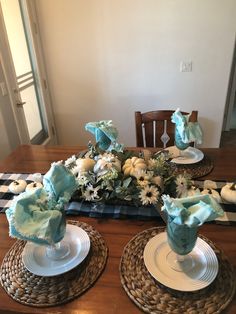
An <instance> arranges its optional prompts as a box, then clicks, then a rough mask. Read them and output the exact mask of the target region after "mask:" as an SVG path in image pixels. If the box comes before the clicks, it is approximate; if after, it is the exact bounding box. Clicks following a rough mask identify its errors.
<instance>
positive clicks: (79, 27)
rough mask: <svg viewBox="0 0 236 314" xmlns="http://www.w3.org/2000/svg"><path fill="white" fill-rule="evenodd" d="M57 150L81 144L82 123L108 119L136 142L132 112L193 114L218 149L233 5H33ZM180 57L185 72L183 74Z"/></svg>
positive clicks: (189, 0) (85, 0)
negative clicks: (189, 65) (188, 68)
mask: <svg viewBox="0 0 236 314" xmlns="http://www.w3.org/2000/svg"><path fill="white" fill-rule="evenodd" d="M36 4H37V11H38V18H39V24H40V32H41V37H42V44H43V49H44V54H45V59H46V66H47V72H48V77H49V85H50V89H51V94H52V101H53V106H54V113H55V120H56V126H57V131H58V137H59V143H60V144H86V143H87V141H88V139H91V138H92V135H91V134H90V133H88V132H86V131H84V124H85V123H86V122H88V121H98V120H101V119H112V120H113V121H114V124H115V125H116V126H117V128H118V130H119V139H120V142H122V143H124V144H125V145H127V146H134V145H135V127H134V111H135V110H141V111H148V110H155V109H175V108H177V107H180V108H181V110H183V111H191V110H192V109H195V110H198V111H199V116H200V122H201V124H202V127H203V129H204V132H205V138H204V144H203V146H205V147H217V146H218V145H219V141H220V134H221V128H222V121H223V113H224V107H225V101H226V93H227V87H228V79H229V73H230V67H231V62H232V55H233V48H234V40H235V30H236V1H235V0H224V1H222V0H50V1H48V0H36ZM181 60H192V61H193V71H192V72H190V73H181V72H180V71H179V65H180V62H181Z"/></svg>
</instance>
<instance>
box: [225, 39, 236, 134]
mask: <svg viewBox="0 0 236 314" xmlns="http://www.w3.org/2000/svg"><path fill="white" fill-rule="evenodd" d="M235 103H236V39H235V44H234V51H233V59H232V65H231V72H230V78H229V87H228V93H227V98H226V105H225V112H224V119H223V128H222V131H230V122H231V116H232V112H233V109H234V104H235Z"/></svg>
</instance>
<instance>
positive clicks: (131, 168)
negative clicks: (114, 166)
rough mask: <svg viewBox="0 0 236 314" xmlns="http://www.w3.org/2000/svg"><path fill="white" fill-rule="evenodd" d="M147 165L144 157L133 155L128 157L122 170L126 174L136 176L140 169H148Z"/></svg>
mask: <svg viewBox="0 0 236 314" xmlns="http://www.w3.org/2000/svg"><path fill="white" fill-rule="evenodd" d="M146 169H147V165H146V163H145V160H144V159H143V158H138V157H132V158H128V159H126V161H125V163H124V165H123V167H122V170H123V172H124V175H125V176H129V175H130V176H135V174H136V173H137V172H139V171H142V170H146Z"/></svg>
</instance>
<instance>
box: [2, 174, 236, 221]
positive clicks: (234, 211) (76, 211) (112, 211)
mask: <svg viewBox="0 0 236 314" xmlns="http://www.w3.org/2000/svg"><path fill="white" fill-rule="evenodd" d="M19 179H22V180H25V181H26V182H27V183H31V182H33V175H32V174H17V173H0V213H4V212H5V210H6V209H7V208H9V207H10V206H11V203H12V200H13V198H14V196H15V195H14V194H12V193H11V192H9V190H8V186H9V185H10V183H11V182H13V181H14V180H19ZM195 184H196V185H198V186H199V188H200V189H201V187H202V186H203V181H195ZM216 184H217V190H218V192H219V191H220V189H221V188H222V186H224V185H225V182H216ZM221 206H222V208H223V209H224V211H225V215H224V216H223V217H219V218H217V219H216V223H221V224H230V225H232V224H236V205H235V204H225V203H221ZM66 212H67V214H70V215H80V216H89V217H93V218H115V219H125V218H129V219H136V220H150V219H155V218H156V219H160V214H159V212H158V211H157V210H156V209H155V208H154V207H134V206H125V205H119V204H116V205H110V204H101V203H89V202H77V201H71V202H69V204H68V206H67V208H66Z"/></svg>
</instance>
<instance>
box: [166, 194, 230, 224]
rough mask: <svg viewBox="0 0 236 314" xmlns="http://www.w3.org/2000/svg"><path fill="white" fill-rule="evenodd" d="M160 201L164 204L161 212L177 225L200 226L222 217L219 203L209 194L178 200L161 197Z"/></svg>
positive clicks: (167, 196) (222, 212) (222, 213)
mask: <svg viewBox="0 0 236 314" xmlns="http://www.w3.org/2000/svg"><path fill="white" fill-rule="evenodd" d="M162 200H163V202H164V205H163V206H162V210H163V211H165V213H166V214H167V215H168V216H171V217H172V218H173V222H174V223H175V224H177V225H187V226H188V227H196V226H201V225H202V224H203V223H204V222H206V221H212V220H214V219H216V218H217V217H219V216H223V215H224V211H223V209H222V208H221V206H220V205H219V203H217V201H216V200H215V199H214V198H213V197H212V196H210V195H209V194H205V195H194V196H189V197H185V198H178V199H173V198H171V197H170V196H169V195H163V196H162Z"/></svg>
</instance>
